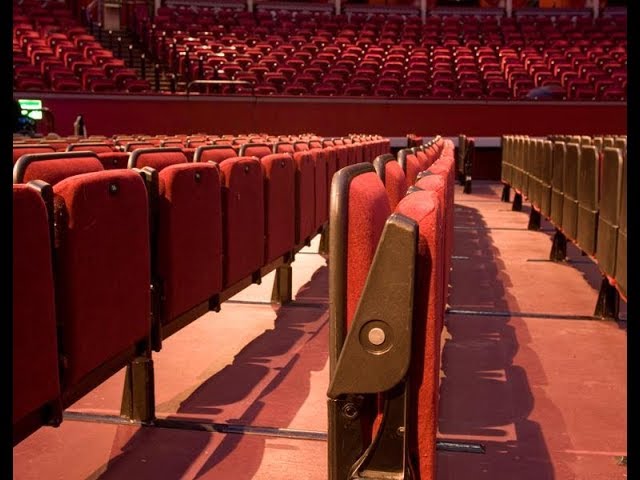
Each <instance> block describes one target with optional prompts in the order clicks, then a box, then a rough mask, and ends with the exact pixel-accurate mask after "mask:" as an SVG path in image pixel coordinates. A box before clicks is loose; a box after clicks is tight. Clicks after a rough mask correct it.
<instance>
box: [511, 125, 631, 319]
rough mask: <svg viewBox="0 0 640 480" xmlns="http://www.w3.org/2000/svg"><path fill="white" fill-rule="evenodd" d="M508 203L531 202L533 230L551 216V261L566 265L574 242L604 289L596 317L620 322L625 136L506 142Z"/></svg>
mask: <svg viewBox="0 0 640 480" xmlns="http://www.w3.org/2000/svg"><path fill="white" fill-rule="evenodd" d="M502 149H503V150H502V152H503V156H502V181H503V183H504V184H505V191H504V193H503V200H506V201H509V190H508V189H509V188H514V190H515V192H516V196H515V198H514V209H516V210H518V209H520V208H521V205H522V198H523V197H526V198H528V199H529V200H530V201H531V204H532V213H531V219H530V222H529V228H533V229H536V228H539V227H540V215H544V217H545V218H547V219H548V220H549V221H550V222H551V223H552V224H553V225H554V226H555V227H556V233H555V236H554V239H553V249H552V251H551V255H550V257H551V260H554V261H564V260H565V258H566V242H567V240H569V241H571V242H572V243H574V244H575V245H576V246H577V247H578V248H580V250H582V251H583V252H584V253H585V254H586V255H588V256H589V257H591V258H592V259H593V260H594V261H596V262H597V264H598V266H599V268H600V270H601V272H602V274H603V282H602V287H601V289H600V297H599V299H598V305H597V306H596V312H595V315H597V316H601V317H607V318H609V317H612V318H617V313H618V304H619V299H618V296H617V295H618V293H619V294H620V295H621V296H622V297H623V298H624V299H625V300H626V298H627V269H626V263H627V232H626V225H627V224H626V222H627V218H626V215H627V198H626V193H627V192H626V184H627V178H626V172H627V167H626V155H627V147H626V137H612V136H605V137H593V138H592V137H588V136H578V135H574V136H562V135H554V136H551V137H549V138H548V139H534V138H529V137H527V136H505V137H503V143H502Z"/></svg>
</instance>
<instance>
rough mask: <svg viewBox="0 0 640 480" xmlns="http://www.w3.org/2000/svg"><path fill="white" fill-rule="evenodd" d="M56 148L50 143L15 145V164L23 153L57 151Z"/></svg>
mask: <svg viewBox="0 0 640 480" xmlns="http://www.w3.org/2000/svg"><path fill="white" fill-rule="evenodd" d="M55 151H56V150H55V148H53V147H50V146H49V145H38V144H31V143H28V144H24V145H16V144H14V145H13V164H14V165H15V164H16V162H17V161H18V159H19V158H20V157H21V156H22V155H27V154H31V153H53V152H55Z"/></svg>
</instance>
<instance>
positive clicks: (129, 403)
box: [120, 355, 155, 423]
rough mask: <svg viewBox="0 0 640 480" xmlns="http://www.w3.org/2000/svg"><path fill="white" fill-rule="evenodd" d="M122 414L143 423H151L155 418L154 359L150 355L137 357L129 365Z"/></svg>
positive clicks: (121, 408)
mask: <svg viewBox="0 0 640 480" xmlns="http://www.w3.org/2000/svg"><path fill="white" fill-rule="evenodd" d="M120 415H121V416H123V417H126V418H129V419H131V420H137V421H140V422H143V423H151V422H153V420H154V419H155V394H154V380H153V360H152V359H151V356H150V355H142V356H139V357H136V358H135V359H134V360H133V361H132V362H131V363H130V364H129V365H128V366H127V373H126V375H125V380H124V391H123V393H122V405H121V407H120Z"/></svg>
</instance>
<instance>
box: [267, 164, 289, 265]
mask: <svg viewBox="0 0 640 480" xmlns="http://www.w3.org/2000/svg"><path fill="white" fill-rule="evenodd" d="M260 163H261V164H262V173H263V176H264V202H265V203H264V205H265V238H266V242H265V263H269V262H272V261H274V260H276V259H277V258H278V257H281V256H283V255H284V254H285V253H288V252H291V251H292V250H293V247H294V243H295V218H296V217H295V213H296V212H295V208H294V205H295V201H296V196H295V166H294V161H293V158H292V157H291V155H289V154H286V153H275V154H271V155H265V156H263V157H262V158H261V159H260Z"/></svg>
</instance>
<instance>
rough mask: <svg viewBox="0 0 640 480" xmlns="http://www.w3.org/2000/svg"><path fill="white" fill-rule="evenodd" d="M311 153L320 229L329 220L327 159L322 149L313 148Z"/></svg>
mask: <svg viewBox="0 0 640 480" xmlns="http://www.w3.org/2000/svg"><path fill="white" fill-rule="evenodd" d="M310 153H311V158H312V160H313V164H314V166H315V191H316V202H315V203H316V208H315V223H316V228H319V227H321V226H322V225H323V224H324V223H325V222H326V221H327V219H328V203H329V195H328V193H327V192H328V190H327V157H326V154H325V152H324V149H322V148H313V149H311V150H310Z"/></svg>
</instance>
